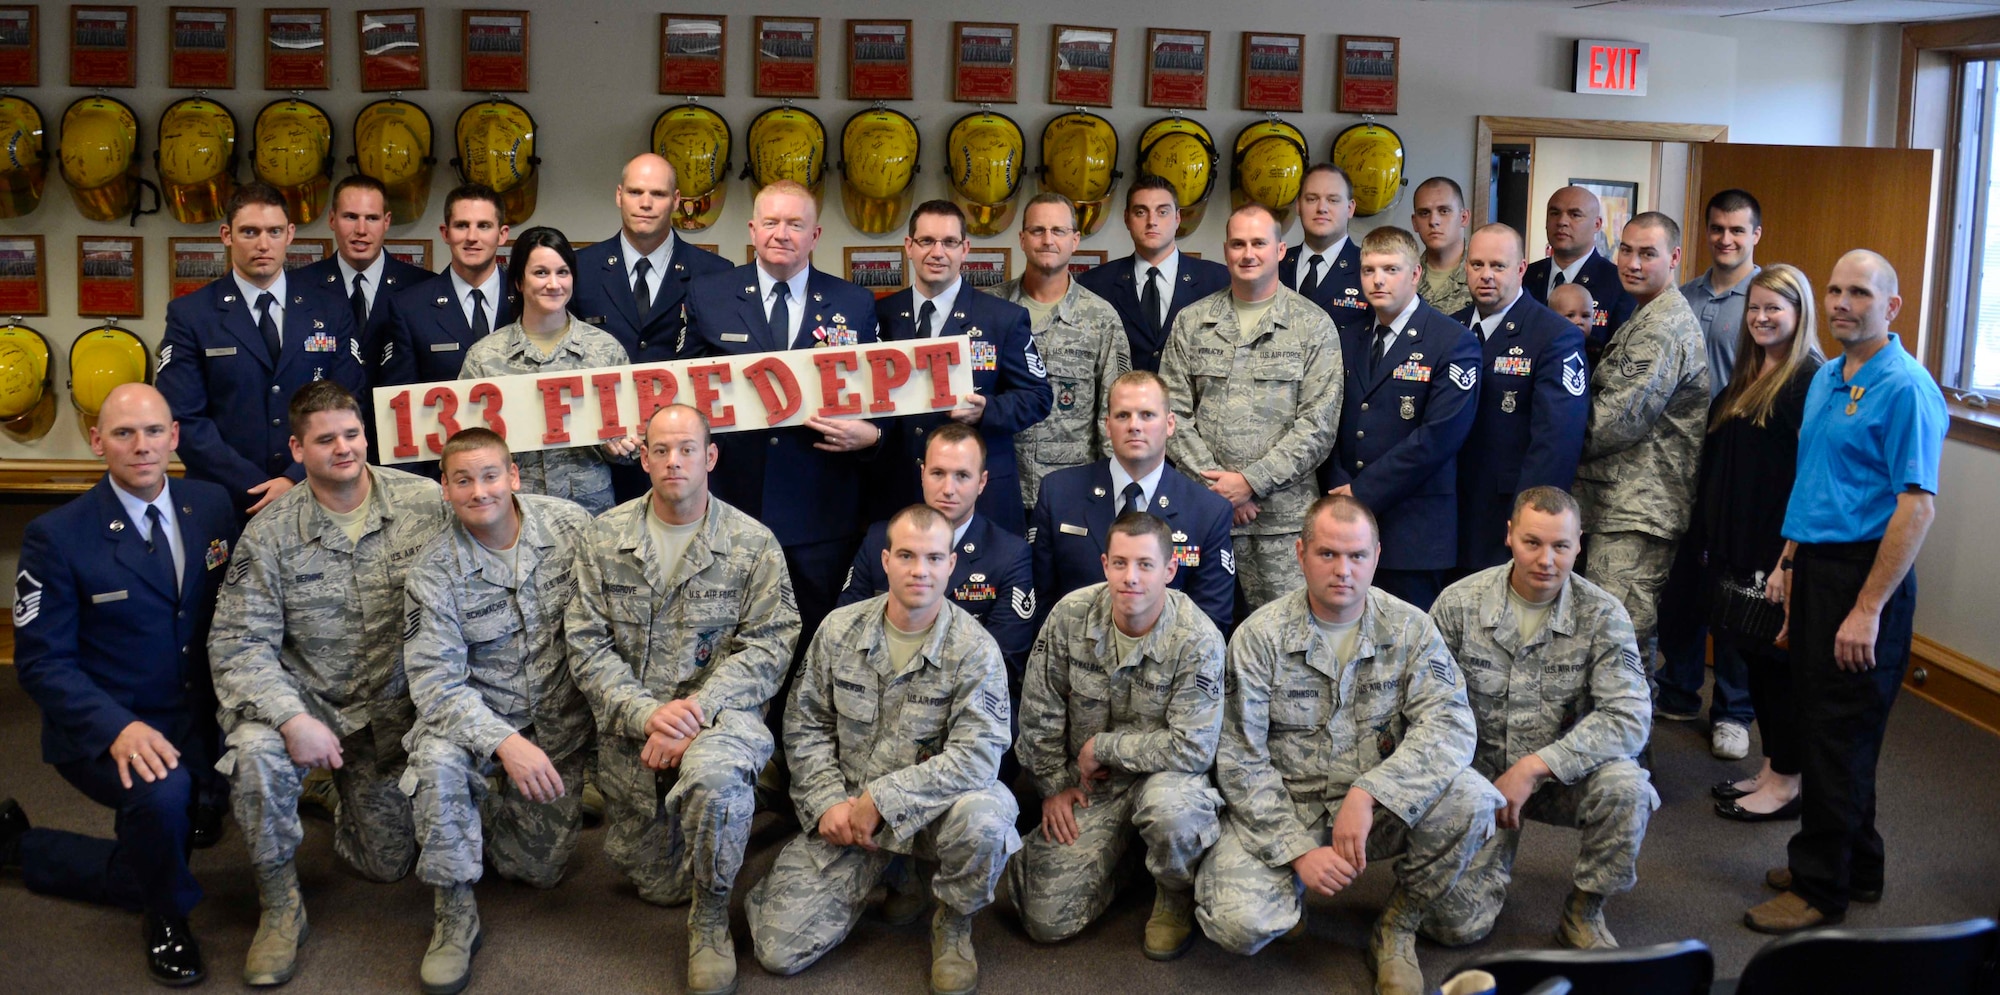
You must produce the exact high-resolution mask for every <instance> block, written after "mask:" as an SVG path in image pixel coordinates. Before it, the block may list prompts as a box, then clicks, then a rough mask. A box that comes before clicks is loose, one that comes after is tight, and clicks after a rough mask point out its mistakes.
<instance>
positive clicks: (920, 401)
mask: <svg viewBox="0 0 2000 995" xmlns="http://www.w3.org/2000/svg"><path fill="white" fill-rule="evenodd" d="M969 341H970V340H969V339H967V338H966V337H964V336H962V335H949V336H946V337H944V338H941V339H932V340H927V341H921V342H882V343H875V344H870V345H864V346H849V347H845V348H828V347H820V348H815V349H789V350H785V351H782V352H763V353H750V354H746V355H741V356H714V357H708V358H704V359H683V360H676V361H674V362H670V363H646V364H639V365H634V366H607V367H601V368H598V369H589V370H563V371H560V372H545V373H521V374H514V375H511V376H504V377H483V378H476V379H468V380H443V381H438V382H436V383H423V384H397V385H394V386H388V387H378V388H376V389H375V392H374V404H375V418H376V422H375V423H376V425H377V426H379V428H378V432H379V433H380V435H381V438H379V439H377V440H376V452H377V453H379V454H380V458H381V459H382V461H383V462H385V463H408V462H412V461H414V460H420V459H435V458H437V457H438V456H439V455H440V454H441V453H442V452H443V451H444V444H445V440H447V439H449V438H451V437H452V435H453V434H455V433H457V432H458V431H459V430H460V429H461V428H466V427H468V426H482V427H485V428H490V429H492V430H493V431H495V432H497V433H499V434H500V436H501V437H502V438H504V439H506V440H507V448H508V449H510V450H512V451H514V452H517V453H527V452H537V451H540V450H546V449H570V448H575V447H578V446H595V445H599V444H601V443H602V442H604V441H605V440H607V439H616V438H619V437H621V436H624V435H628V434H631V435H637V434H638V433H639V431H640V430H641V429H642V427H643V426H644V425H645V424H646V419H647V418H649V417H651V416H652V414H653V412H654V411H655V410H657V409H659V408H663V407H666V406H667V405H669V404H675V403H680V404H687V405H690V406H692V407H694V408H696V409H698V410H700V411H701V412H702V413H703V414H706V415H707V416H708V420H709V425H710V427H711V428H713V429H714V430H715V431H716V432H718V433H720V432H750V431H756V430H758V429H766V428H784V427H787V426H793V425H800V424H803V423H804V422H805V420H806V419H808V418H812V417H814V416H820V417H828V418H893V417H895V416H897V415H910V414H920V413H923V412H929V411H946V410H950V409H951V408H954V407H957V406H958V401H959V398H960V397H963V396H966V395H969V394H971V393H972V391H973V387H972V367H971V365H970V364H969V363H968V361H967V356H966V343H967V342H969Z"/></svg>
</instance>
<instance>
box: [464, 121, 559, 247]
mask: <svg viewBox="0 0 2000 995" xmlns="http://www.w3.org/2000/svg"><path fill="white" fill-rule="evenodd" d="M455 133H456V141H457V147H458V155H457V157H456V158H453V159H452V160H451V164H452V165H453V166H456V167H458V177H459V179H461V180H464V181H465V182H467V183H482V184H485V185H486V186H489V187H492V188H493V190H494V191H495V192H497V193H498V194H499V195H500V203H501V205H502V206H503V207H505V208H506V209H507V223H508V224H509V225H512V226H513V227H514V228H515V230H517V231H518V230H520V229H521V226H522V224H523V223H524V222H526V221H527V220H528V218H529V217H531V216H533V215H534V213H535V191H536V189H537V188H538V187H540V186H541V175H540V174H541V171H540V170H538V169H536V168H535V167H537V166H540V165H541V164H542V160H541V158H540V157H538V156H536V155H535V119H534V116H533V115H531V114H529V113H528V110H527V108H525V107H522V106H521V105H520V104H517V103H514V102H513V101H511V100H500V99H494V100H482V101H480V102H478V103H476V104H473V105H472V106H471V107H467V108H466V109H465V110H464V111H463V112H461V113H460V114H459V115H458V127H457V128H456V129H455Z"/></svg>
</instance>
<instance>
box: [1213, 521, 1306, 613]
mask: <svg viewBox="0 0 2000 995" xmlns="http://www.w3.org/2000/svg"><path fill="white" fill-rule="evenodd" d="M1230 539H1231V544H1232V545H1234V546H1235V547H1236V588H1237V590H1239V591H1241V592H1242V598H1243V601H1244V603H1245V604H1247V605H1248V606H1249V608H1250V610H1251V611H1256V610H1257V609H1259V608H1262V607H1264V606H1265V605H1268V604H1270V603H1271V602H1273V601H1276V600H1278V599H1279V598H1282V597H1284V596H1285V595H1287V594H1290V593H1292V592H1293V591H1296V590H1298V589H1299V588H1302V587H1304V586H1306V575H1305V572H1304V571H1302V570H1300V569H1299V550H1298V541H1299V534H1298V533H1297V532H1287V533H1285V534H1283V535H1265V536H1260V535H1245V534H1243V533H1241V532H1238V533H1236V534H1234V535H1232V536H1231V537H1230Z"/></svg>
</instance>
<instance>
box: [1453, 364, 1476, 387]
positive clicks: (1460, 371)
mask: <svg viewBox="0 0 2000 995" xmlns="http://www.w3.org/2000/svg"><path fill="white" fill-rule="evenodd" d="M1445 375H1446V376H1449V377H1450V378H1451V382H1452V383H1453V384H1454V385H1456V386H1457V387H1458V389H1459V390H1471V389H1472V386H1473V385H1474V384H1476V383H1478V382H1479V368H1478V367H1476V366H1474V367H1467V366H1460V365H1458V364H1457V363H1453V364H1451V368H1450V369H1448V370H1446V371H1445Z"/></svg>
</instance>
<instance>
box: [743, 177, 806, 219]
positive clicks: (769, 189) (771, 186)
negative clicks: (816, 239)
mask: <svg viewBox="0 0 2000 995" xmlns="http://www.w3.org/2000/svg"><path fill="white" fill-rule="evenodd" d="M779 194H790V195H791V196H793V197H797V198H799V199H801V200H803V201H805V202H806V203H807V204H810V205H812V218H813V222H814V223H815V224H817V223H818V222H819V202H818V201H816V200H814V199H813V193H812V191H811V190H808V189H806V186H805V184H803V183H800V182H799V181H797V180H774V181H772V182H771V183H768V184H766V185H765V186H764V188H763V189H762V190H759V191H757V196H756V198H755V199H754V200H752V201H751V202H750V216H751V217H752V218H758V217H762V216H763V214H764V198H766V197H775V196H778V195H779Z"/></svg>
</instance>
